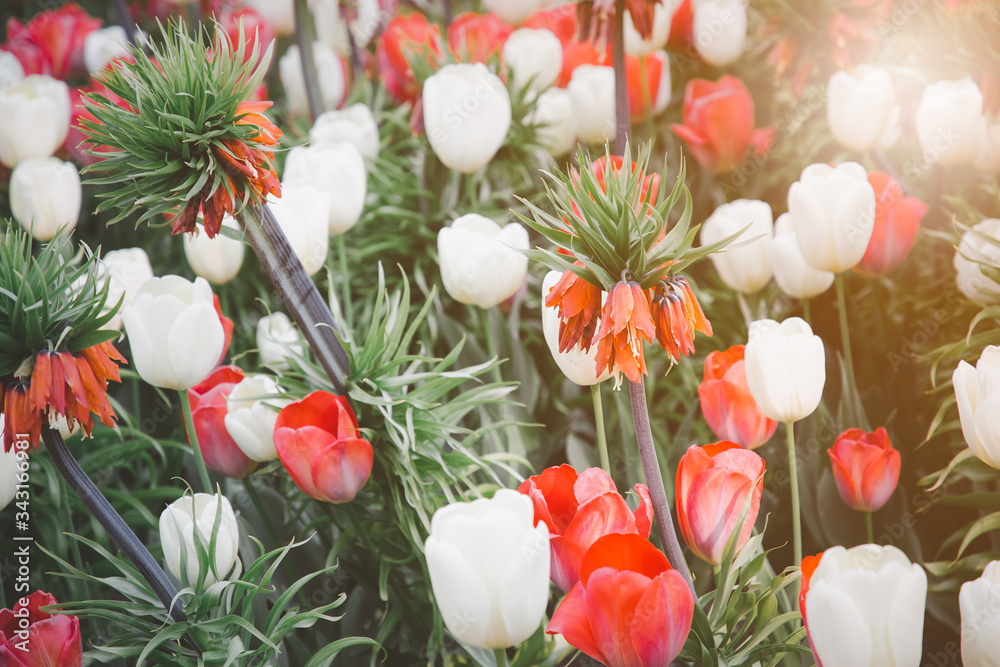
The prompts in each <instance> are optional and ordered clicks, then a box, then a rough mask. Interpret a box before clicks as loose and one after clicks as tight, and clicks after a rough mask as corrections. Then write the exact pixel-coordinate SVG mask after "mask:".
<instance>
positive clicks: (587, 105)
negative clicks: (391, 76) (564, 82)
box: [566, 65, 615, 144]
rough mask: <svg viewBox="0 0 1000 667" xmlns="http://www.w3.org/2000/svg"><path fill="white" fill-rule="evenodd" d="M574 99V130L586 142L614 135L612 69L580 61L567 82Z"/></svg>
mask: <svg viewBox="0 0 1000 667" xmlns="http://www.w3.org/2000/svg"><path fill="white" fill-rule="evenodd" d="M566 90H568V91H569V94H570V97H571V98H572V100H573V110H574V113H575V116H576V133H577V134H578V135H579V136H580V139H581V140H582V141H585V142H587V143H595V144H597V143H603V142H605V141H610V140H611V139H613V138H614V136H615V70H614V68H612V67H607V66H604V65H580V66H578V67H577V68H576V69H574V70H573V76H572V77H570V80H569V85H568V86H566Z"/></svg>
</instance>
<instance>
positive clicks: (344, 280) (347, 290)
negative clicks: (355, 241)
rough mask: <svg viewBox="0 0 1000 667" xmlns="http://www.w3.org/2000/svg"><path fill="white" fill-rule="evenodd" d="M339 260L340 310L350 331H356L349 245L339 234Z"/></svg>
mask: <svg viewBox="0 0 1000 667" xmlns="http://www.w3.org/2000/svg"><path fill="white" fill-rule="evenodd" d="M337 259H338V261H339V262H340V309H341V311H342V312H343V313H344V321H345V322H346V323H347V328H348V330H353V329H354V309H352V308H351V307H350V305H351V281H350V279H349V276H350V275H351V274H350V273H348V271H347V244H346V243H344V235H343V234H337Z"/></svg>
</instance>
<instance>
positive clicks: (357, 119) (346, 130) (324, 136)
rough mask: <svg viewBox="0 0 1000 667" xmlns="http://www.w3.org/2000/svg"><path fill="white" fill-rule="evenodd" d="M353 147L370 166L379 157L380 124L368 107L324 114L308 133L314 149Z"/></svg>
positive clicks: (355, 107) (357, 105)
mask: <svg viewBox="0 0 1000 667" xmlns="http://www.w3.org/2000/svg"><path fill="white" fill-rule="evenodd" d="M344 141H346V142H348V143H350V144H354V147H355V148H357V149H358V152H360V153H361V157H363V158H364V159H365V160H367V161H368V162H373V161H374V160H375V158H377V157H378V149H379V136H378V124H377V123H376V122H375V116H373V115H372V110H371V109H370V108H369V107H368V106H367V105H365V104H361V103H360V102H359V103H358V104H352V105H351V106H349V107H345V108H343V109H338V110H334V111H324V112H323V113H321V114H320V115H319V118H317V119H316V122H315V123H313V126H312V129H311V130H309V142H310V143H311V144H312V145H313V146H320V145H324V144H338V143H341V142H344Z"/></svg>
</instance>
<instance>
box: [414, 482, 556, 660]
mask: <svg viewBox="0 0 1000 667" xmlns="http://www.w3.org/2000/svg"><path fill="white" fill-rule="evenodd" d="M532 518H533V510H532V506H531V501H530V500H529V499H528V498H527V497H526V496H523V495H521V494H520V493H517V492H516V491H511V490H510V489H500V490H499V491H497V492H496V493H495V494H494V495H493V497H492V498H490V499H486V498H481V499H479V500H475V501H473V502H470V503H452V504H450V505H447V506H445V507H442V508H440V509H439V510H437V511H436V512H434V516H433V518H432V519H431V534H430V536H429V537H428V538H427V542H426V543H425V544H424V553H425V555H426V557H427V569H428V572H429V574H430V579H431V588H432V589H433V590H434V599H435V600H437V605H438V608H439V609H440V610H441V615H442V616H443V617H444V624H445V626H446V627H447V628H448V630H449V631H450V632H451V634H452V635H454V636H455V638H456V639H458V640H459V641H460V642H463V643H465V644H468V645H470V646H476V647H481V648H488V649H493V648H503V647H506V646H516V645H517V644H520V643H521V642H523V641H524V640H526V639H527V638H528V637H530V636H531V635H532V634H533V633H534V632H535V630H536V629H538V624H539V623H541V621H542V616H544V615H545V605H546V603H547V602H548V599H549V531H548V529H547V528H546V527H545V524H544V523H539V524H538V525H537V526H532V523H533V521H532Z"/></svg>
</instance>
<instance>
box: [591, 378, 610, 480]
mask: <svg viewBox="0 0 1000 667" xmlns="http://www.w3.org/2000/svg"><path fill="white" fill-rule="evenodd" d="M590 396H591V398H593V399H594V428H595V429H596V430H597V451H598V453H599V454H600V455H601V467H602V468H604V472H606V473H608V474H609V475H610V474H611V458H610V457H609V456H608V436H607V434H606V433H605V432H604V404H603V402H602V401H601V383H600V382H598V383H597V384H594V385H591V386H590Z"/></svg>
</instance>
